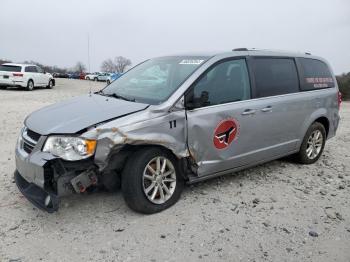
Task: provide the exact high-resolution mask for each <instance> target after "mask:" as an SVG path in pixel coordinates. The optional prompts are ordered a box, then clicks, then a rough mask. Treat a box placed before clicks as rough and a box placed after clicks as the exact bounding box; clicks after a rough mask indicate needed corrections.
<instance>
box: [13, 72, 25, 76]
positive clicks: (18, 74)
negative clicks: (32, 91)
mask: <svg viewBox="0 0 350 262" xmlns="http://www.w3.org/2000/svg"><path fill="white" fill-rule="evenodd" d="M13 76H17V77H22V76H23V74H21V73H13Z"/></svg>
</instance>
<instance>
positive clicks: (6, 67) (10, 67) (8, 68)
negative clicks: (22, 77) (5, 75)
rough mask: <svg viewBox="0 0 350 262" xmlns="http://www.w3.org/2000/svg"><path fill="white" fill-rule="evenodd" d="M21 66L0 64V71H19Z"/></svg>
mask: <svg viewBox="0 0 350 262" xmlns="http://www.w3.org/2000/svg"><path fill="white" fill-rule="evenodd" d="M21 70H22V67H20V66H13V65H0V71H6V72H21Z"/></svg>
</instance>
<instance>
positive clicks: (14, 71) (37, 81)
mask: <svg viewBox="0 0 350 262" xmlns="http://www.w3.org/2000/svg"><path fill="white" fill-rule="evenodd" d="M7 86H13V87H24V88H25V89H26V90H28V91H31V90H33V89H34V87H47V88H50V89H51V88H53V87H54V86H55V79H54V78H53V76H52V75H51V74H49V73H46V72H45V71H44V70H42V69H41V68H40V67H39V66H37V65H25V64H13V63H6V64H2V65H0V87H1V88H3V87H5V88H6V87H7Z"/></svg>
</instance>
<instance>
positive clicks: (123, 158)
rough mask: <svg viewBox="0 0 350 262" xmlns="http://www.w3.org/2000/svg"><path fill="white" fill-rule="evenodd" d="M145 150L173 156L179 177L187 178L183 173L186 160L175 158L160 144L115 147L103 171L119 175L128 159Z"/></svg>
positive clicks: (175, 156) (170, 151)
mask: <svg viewBox="0 0 350 262" xmlns="http://www.w3.org/2000/svg"><path fill="white" fill-rule="evenodd" d="M147 148H159V149H161V150H163V151H164V152H166V153H168V154H169V155H171V156H173V158H174V159H175V160H176V162H177V164H178V167H179V169H180V171H181V175H182V176H183V177H184V178H187V177H186V172H185V170H186V169H187V163H188V162H187V158H186V157H179V156H177V155H176V154H175V153H174V152H173V151H172V150H171V149H169V148H167V147H166V146H164V145H160V144H137V145H131V144H125V145H123V146H122V148H118V147H116V148H114V149H112V150H111V151H110V154H109V155H110V156H109V157H108V159H107V163H106V164H107V165H106V167H105V169H104V171H105V170H115V171H117V173H119V174H121V173H122V171H123V169H124V167H125V165H126V162H127V161H128V160H129V158H130V157H131V156H132V155H133V154H134V153H135V152H137V151H140V150H144V149H147Z"/></svg>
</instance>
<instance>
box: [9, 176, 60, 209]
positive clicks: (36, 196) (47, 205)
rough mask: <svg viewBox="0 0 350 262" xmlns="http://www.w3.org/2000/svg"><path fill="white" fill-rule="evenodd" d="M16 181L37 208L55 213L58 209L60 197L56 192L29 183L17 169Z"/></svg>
mask: <svg viewBox="0 0 350 262" xmlns="http://www.w3.org/2000/svg"><path fill="white" fill-rule="evenodd" d="M15 182H16V185H17V187H18V189H19V191H21V193H22V194H23V195H24V196H25V197H26V198H27V199H28V200H29V201H30V202H31V203H32V204H33V205H34V206H36V207H37V208H39V209H42V210H45V211H47V212H49V213H53V212H55V211H57V210H58V207H59V198H58V196H57V195H56V194H54V193H50V192H47V191H45V190H44V189H43V188H40V187H39V186H37V185H36V184H34V183H29V182H28V181H27V180H25V179H24V178H23V177H22V176H21V174H20V173H19V172H18V171H17V170H16V171H15Z"/></svg>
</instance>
